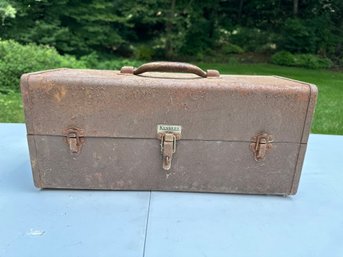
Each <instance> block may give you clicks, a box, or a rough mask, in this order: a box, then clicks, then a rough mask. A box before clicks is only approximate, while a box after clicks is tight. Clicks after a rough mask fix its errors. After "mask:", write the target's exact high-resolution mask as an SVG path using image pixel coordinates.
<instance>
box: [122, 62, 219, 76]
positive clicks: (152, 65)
mask: <svg viewBox="0 0 343 257" xmlns="http://www.w3.org/2000/svg"><path fill="white" fill-rule="evenodd" d="M156 71H157V72H181V73H193V74H195V75H198V76H200V77H202V78H210V77H219V76H220V74H219V72H218V71H217V70H207V71H206V72H205V71H203V70H202V69H200V68H199V67H198V66H195V65H193V64H189V63H183V62H149V63H145V64H143V65H141V66H139V67H138V68H137V69H136V68H134V67H132V66H124V67H122V68H121V69H120V73H123V74H134V75H139V74H142V73H144V72H156Z"/></svg>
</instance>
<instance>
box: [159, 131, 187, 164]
mask: <svg viewBox="0 0 343 257" xmlns="http://www.w3.org/2000/svg"><path fill="white" fill-rule="evenodd" d="M157 135H158V138H159V139H160V140H161V154H162V168H163V169H164V170H170V168H171V163H172V160H173V155H174V154H175V152H176V140H179V139H180V138H181V126H178V125H158V126H157Z"/></svg>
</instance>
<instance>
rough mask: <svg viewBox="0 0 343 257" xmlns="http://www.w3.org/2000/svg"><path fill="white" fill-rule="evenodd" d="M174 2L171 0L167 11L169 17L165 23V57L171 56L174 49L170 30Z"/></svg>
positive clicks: (173, 15) (171, 28)
mask: <svg viewBox="0 0 343 257" xmlns="http://www.w3.org/2000/svg"><path fill="white" fill-rule="evenodd" d="M175 3H176V0H171V8H170V11H169V17H168V21H167V24H166V32H167V37H166V57H167V58H173V55H174V51H173V45H172V30H173V23H174V17H175Z"/></svg>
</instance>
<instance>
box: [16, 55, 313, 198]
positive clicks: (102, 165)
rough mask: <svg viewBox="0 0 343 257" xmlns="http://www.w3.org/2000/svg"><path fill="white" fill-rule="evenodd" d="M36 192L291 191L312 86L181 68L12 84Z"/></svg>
mask: <svg viewBox="0 0 343 257" xmlns="http://www.w3.org/2000/svg"><path fill="white" fill-rule="evenodd" d="M21 90H22V95H23V102H24V110H25V117H26V126H27V133H28V136H27V137H28V143H29V150H30V157H31V165H32V171H33V178H34V183H35V186H36V187H38V188H71V189H104V190H166V191H192V192H219V193H250V194H280V195H290V194H295V193H296V191H297V188H298V184H299V179H300V173H301V169H302V164H303V160H304V156H305V151H306V146H307V140H308V136H309V131H310V127H311V119H312V115H313V111H314V107H315V103H316V98H317V88H316V87H315V86H314V85H311V84H309V83H304V82H300V81H295V80H290V79H286V78H282V77H276V76H239V75H220V74H219V72H218V71H216V70H208V71H203V70H202V69H200V68H199V67H197V66H194V65H191V64H186V63H173V62H153V63H147V64H144V65H142V66H140V67H138V68H133V67H123V68H122V69H121V70H120V71H101V70H78V69H57V70H48V71H42V72H35V73H29V74H24V75H23V76H22V78H21Z"/></svg>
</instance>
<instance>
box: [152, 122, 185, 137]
mask: <svg viewBox="0 0 343 257" xmlns="http://www.w3.org/2000/svg"><path fill="white" fill-rule="evenodd" d="M181 130H182V127H181V126H179V125H166V124H159V125H157V133H158V134H163V133H166V132H170V133H173V134H177V135H181Z"/></svg>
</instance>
